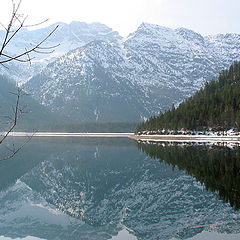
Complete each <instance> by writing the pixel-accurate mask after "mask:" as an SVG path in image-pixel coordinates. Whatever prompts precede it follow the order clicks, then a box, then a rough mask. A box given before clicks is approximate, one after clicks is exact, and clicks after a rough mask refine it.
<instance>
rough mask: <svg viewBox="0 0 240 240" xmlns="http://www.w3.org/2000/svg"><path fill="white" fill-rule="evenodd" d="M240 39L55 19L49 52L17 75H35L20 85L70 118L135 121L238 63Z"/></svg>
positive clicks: (144, 25) (27, 36) (39, 32)
mask: <svg viewBox="0 0 240 240" xmlns="http://www.w3.org/2000/svg"><path fill="white" fill-rule="evenodd" d="M48 31H49V29H41V30H36V31H35V32H28V31H27V30H26V31H23V32H22V33H21V34H22V37H21V38H20V40H21V41H23V40H22V39H31V38H32V39H33V43H34V42H37V41H38V40H39V39H41V37H42V36H44V35H46V32H48ZM20 36H21V35H20ZM20 40H19V41H20ZM239 40H240V35H238V34H225V35H223V34H219V35H216V36H207V37H203V36H201V35H200V34H198V33H196V32H194V31H192V30H189V29H184V28H179V29H175V30H173V29H170V28H166V27H161V26H158V25H154V24H148V23H142V24H141V25H140V26H139V28H138V29H137V30H136V31H135V32H133V33H132V34H130V35H129V36H128V37H127V38H126V39H122V38H121V37H120V36H119V35H118V34H117V33H116V32H114V31H112V30H111V29H110V28H108V27H106V26H105V25H102V24H99V23H95V24H85V23H79V22H73V23H71V24H70V25H67V24H63V23H60V27H59V30H58V31H57V32H56V34H54V35H53V36H52V37H51V38H50V39H49V43H48V44H50V45H52V44H53V45H54V44H56V43H58V42H60V43H61V45H60V47H59V48H58V49H56V52H55V53H54V54H55V55H53V54H51V55H48V56H45V58H41V56H38V58H37V59H36V60H35V62H34V64H33V65H34V67H35V69H34V70H33V71H34V73H31V72H28V71H27V73H26V71H25V72H24V71H23V75H22V76H25V75H24V74H25V73H26V74H27V75H28V77H29V76H30V75H34V74H35V75H34V76H33V77H32V78H31V79H30V81H29V82H28V83H27V84H26V85H27V87H28V89H29V91H30V92H31V93H32V94H33V96H34V97H35V98H36V99H37V100H38V101H39V102H40V103H41V104H43V105H46V106H49V107H50V108H51V110H52V111H53V112H59V111H61V112H63V113H64V114H65V115H67V116H69V117H71V118H72V119H73V120H77V121H140V120H144V119H145V118H147V117H149V116H151V115H155V114H158V113H159V112H160V111H164V110H166V109H168V108H169V107H171V105H172V104H175V105H177V104H178V103H180V102H181V101H182V100H183V99H185V98H186V97H189V96H191V95H192V94H193V93H194V92H195V91H196V90H198V89H200V88H201V87H202V86H203V85H204V83H205V82H206V81H210V80H211V79H213V78H215V77H216V76H217V74H218V72H219V71H221V70H222V69H224V68H226V67H228V66H229V65H230V64H231V63H232V62H233V61H235V60H238V59H239V53H240V46H239V44H238V42H239ZM21 41H20V42H21ZM20 45H24V42H21V44H20ZM16 49H17V47H16V46H15V47H13V50H14V51H17V50H16ZM69 50H70V51H69ZM63 53H66V54H64V55H63ZM59 55H61V57H59V58H56V56H59ZM47 62H50V63H49V64H48V65H47V66H46V63H47ZM43 66H46V67H44V68H43ZM42 68H43V69H42ZM12 69H14V68H12ZM40 69H42V70H40ZM17 72H18V74H19V72H21V71H20V70H19V69H18V70H17ZM11 74H12V73H11ZM12 75H14V74H12ZM15 78H18V77H17V76H16V75H15ZM26 79H27V77H26Z"/></svg>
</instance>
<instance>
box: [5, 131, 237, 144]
mask: <svg viewBox="0 0 240 240" xmlns="http://www.w3.org/2000/svg"><path fill="white" fill-rule="evenodd" d="M9 137H89V138H93V137H94V138H130V139H133V140H136V141H158V142H203V141H204V142H239V143H240V136H239V135H237V136H234V135H230V136H229V135H227V136H226V135H220V136H217V135H135V134H134V133H67V132H63V133H61V132H36V133H34V132H11V133H10V134H9Z"/></svg>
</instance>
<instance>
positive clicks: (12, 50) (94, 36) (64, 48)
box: [0, 22, 121, 82]
mask: <svg viewBox="0 0 240 240" xmlns="http://www.w3.org/2000/svg"><path fill="white" fill-rule="evenodd" d="M57 25H59V27H58V29H57V30H56V31H55V33H54V34H53V35H52V36H50V37H49V39H48V40H47V41H46V42H45V43H44V45H43V46H44V47H51V46H56V45H58V44H59V46H58V47H56V48H55V51H54V52H53V53H50V54H38V53H37V54H32V55H31V57H34V59H33V61H32V66H31V67H29V64H23V63H20V64H16V63H14V64H13V63H11V64H9V65H6V66H7V67H8V69H6V68H4V67H2V68H0V74H3V75H7V76H11V77H12V78H14V79H15V80H16V81H19V82H26V81H27V80H28V79H29V78H30V77H31V76H33V75H35V74H37V73H38V72H40V71H41V69H42V68H43V67H45V66H46V65H47V64H48V63H50V62H53V61H54V60H56V58H57V57H59V56H62V55H63V54H65V53H67V52H69V51H70V50H73V49H75V48H78V47H80V46H83V45H85V44H87V43H89V42H91V41H94V40H104V41H106V42H115V41H118V40H120V39H121V37H120V36H119V34H118V33H117V32H115V31H112V29H111V28H109V27H107V26H106V25H104V24H101V23H91V24H87V23H84V22H72V23H70V24H66V23H62V22H59V23H56V24H53V25H51V26H49V27H46V28H42V29H37V30H32V31H30V30H27V29H22V30H21V31H20V32H19V33H18V34H17V35H16V36H15V38H14V39H13V41H12V42H11V43H10V44H9V45H8V46H7V48H6V52H8V53H9V54H13V55H16V54H17V53H20V52H22V51H25V48H27V49H29V48H31V46H34V45H36V44H38V43H39V42H41V41H42V40H43V39H44V38H45V37H46V36H48V34H49V33H50V32H51V31H52V30H53V29H54V28H55V27H56V26H57ZM3 36H4V31H0V40H2V39H3Z"/></svg>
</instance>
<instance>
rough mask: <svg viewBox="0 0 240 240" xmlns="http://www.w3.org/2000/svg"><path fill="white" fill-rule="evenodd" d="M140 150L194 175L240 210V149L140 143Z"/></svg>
mask: <svg viewBox="0 0 240 240" xmlns="http://www.w3.org/2000/svg"><path fill="white" fill-rule="evenodd" d="M138 147H139V148H140V149H141V150H142V151H144V152H146V153H147V154H148V155H149V156H150V157H152V158H158V159H159V160H160V162H166V163H168V164H169V165H172V167H173V169H174V168H175V167H178V168H179V169H180V170H184V171H185V172H186V173H187V174H189V175H191V176H194V177H195V178H196V180H197V181H200V182H201V183H203V184H204V185H205V187H206V188H207V189H208V190H211V191H213V192H218V194H219V197H220V199H222V200H224V201H225V202H229V203H230V204H231V206H233V207H235V208H236V209H240V149H239V148H235V149H230V148H227V147H219V146H212V147H209V146H206V145H205V146H194V145H185V146H182V145H178V144H175V145H174V146H173V145H171V146H168V145H167V144H166V145H164V146H163V145H160V144H143V143H138Z"/></svg>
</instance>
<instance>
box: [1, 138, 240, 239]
mask: <svg viewBox="0 0 240 240" xmlns="http://www.w3.org/2000/svg"><path fill="white" fill-rule="evenodd" d="M18 141H19V140H18ZM137 146H138V148H140V149H142V150H143V151H139V149H138V148H137V147H136V143H135V142H134V141H132V140H128V139H78V138H34V139H33V140H32V141H31V142H30V144H28V145H27V146H26V147H25V148H24V150H23V151H22V152H21V153H19V154H18V155H17V156H16V158H15V159H12V160H11V161H6V162H1V163H0V183H1V185H0V236H1V235H2V236H5V237H11V238H17V237H18V238H25V237H27V236H34V237H38V238H40V239H49V240H52V239H62V240H65V239H70V240H75V239H76V240H77V239H100V240H101V239H115V237H116V236H120V235H121V234H123V233H124V234H129V238H130V236H131V237H132V236H135V237H136V238H137V239H154V240H155V239H163V240H165V239H166V240H167V239H189V238H191V237H193V236H196V235H197V234H199V233H201V232H202V231H203V230H208V231H210V232H211V231H212V232H218V233H238V232H239V226H240V214H239V212H238V211H237V210H236V209H237V208H238V206H239V205H238V204H237V201H236V200H235V198H236V196H237V195H236V194H235V197H232V196H230V195H231V194H230V193H233V192H234V191H233V190H234V189H235V190H236V189H239V188H237V186H238V185H237V183H236V182H234V181H235V180H234V179H232V177H230V176H228V175H227V174H225V172H228V171H229V172H230V171H231V169H234V171H237V168H236V166H233V164H230V166H229V165H227V163H226V162H228V161H227V160H226V159H225V158H226V157H229V156H230V157H231V159H235V157H234V152H235V153H237V151H235V150H230V149H225V148H216V149H215V148H214V147H213V148H209V147H207V146H191V147H180V146H167V145H166V146H165V147H162V146H157V145H146V144H139V143H138V144H137ZM146 153H147V154H146ZM210 153H211V154H210ZM148 154H149V155H150V156H151V157H149V156H148ZM215 154H216V155H215ZM224 156H225V158H224ZM155 158H160V159H161V160H160V161H159V160H156V159H155ZM194 158H195V160H193V159H194ZM204 159H205V160H204ZM217 159H219V163H218V166H219V168H220V169H221V172H220V173H219V172H217V171H216V170H214V169H215V168H216V167H215V166H214V167H213V166H211V164H210V163H207V162H208V161H211V162H212V163H213V164H214V165H215V164H216V163H215V161H217ZM224 159H225V160H224ZM187 160H188V161H190V163H187ZM171 161H173V163H170V162H171ZM201 161H202V162H201ZM234 161H235V162H236V164H237V160H234ZM166 162H167V163H170V164H166ZM183 162H186V163H185V164H187V167H183ZM177 163H179V165H178V164H177ZM198 163H199V164H198ZM203 163H205V165H206V169H205V168H204V166H203V165H204V164H203ZM198 165H199V166H201V167H202V169H199V170H197V167H198ZM173 166H178V168H179V169H178V168H175V169H174V171H173V168H174V167H173ZM191 166H192V167H191ZM231 167H232V168H231ZM192 169H195V170H194V173H195V172H196V174H193V171H192ZM182 170H184V171H182ZM205 171H207V172H208V173H209V175H211V174H212V175H211V176H209V177H208V178H207V180H206V181H204V180H202V179H203V178H204V175H205V174H204V173H205ZM186 173H187V174H186ZM197 173H199V175H198V174H197ZM190 175H192V176H193V177H192V176H190ZM195 175H196V176H195ZM236 175H237V172H236ZM195 178H196V179H198V181H196V180H195ZM212 181H214V182H216V183H218V185H220V186H221V194H220V190H218V189H219V188H214V187H213V186H212V185H211V184H212V183H211V182H212ZM201 182H202V183H204V185H206V187H207V188H208V189H209V190H212V191H207V190H206V188H205V187H204V185H202V184H201ZM233 182H234V183H233ZM227 184H228V185H229V184H233V185H232V186H233V188H232V190H228V192H227V193H228V194H227V196H228V197H227V198H226V197H225V198H224V197H223V196H225V195H224V194H225V192H226V189H227V187H226V185H227ZM214 186H215V185H214ZM214 191H217V192H219V195H220V196H221V198H224V200H226V201H229V202H231V204H232V205H233V206H234V207H235V208H236V209H234V208H232V207H231V206H230V205H229V204H228V203H224V202H223V201H221V200H219V199H218V193H216V192H214ZM222 192H224V194H222ZM234 193H235V192H234ZM196 226H200V227H197V228H196ZM201 226H205V227H201ZM116 239H117V238H116Z"/></svg>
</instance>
